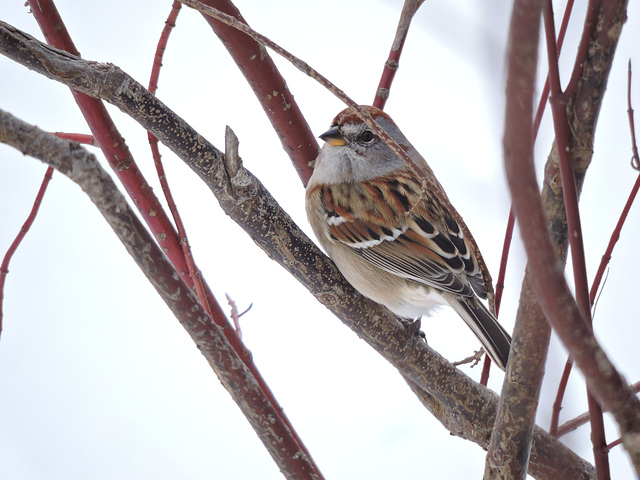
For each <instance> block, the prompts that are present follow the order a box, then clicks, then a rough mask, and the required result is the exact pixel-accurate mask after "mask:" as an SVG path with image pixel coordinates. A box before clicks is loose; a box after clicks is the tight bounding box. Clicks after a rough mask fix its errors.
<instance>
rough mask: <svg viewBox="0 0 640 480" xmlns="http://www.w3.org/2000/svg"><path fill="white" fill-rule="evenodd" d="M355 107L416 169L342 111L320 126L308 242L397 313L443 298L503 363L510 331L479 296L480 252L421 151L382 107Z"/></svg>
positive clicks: (408, 313)
mask: <svg viewBox="0 0 640 480" xmlns="http://www.w3.org/2000/svg"><path fill="white" fill-rule="evenodd" d="M364 108H365V109H366V110H367V111H368V112H369V113H370V114H371V116H372V117H373V118H374V119H375V120H376V122H377V123H378V124H379V125H380V126H381V127H382V129H383V130H385V131H386V132H387V133H388V134H389V135H390V136H391V138H393V139H394V140H395V141H396V143H397V144H398V145H399V146H400V148H402V149H403V150H405V151H406V152H407V154H408V155H409V158H410V159H411V160H412V161H413V163H414V166H415V167H418V169H419V170H421V175H423V176H422V177H421V176H420V175H419V174H418V173H416V171H415V167H412V166H410V165H409V164H408V163H407V162H406V161H405V160H404V159H403V158H402V157H401V156H399V155H397V154H396V153H394V152H393V150H392V149H391V148H390V147H389V146H388V145H387V144H386V143H385V142H384V141H382V140H381V139H380V138H378V136H377V135H375V134H374V133H373V132H372V131H371V129H370V128H369V127H368V126H367V124H366V123H364V121H363V120H362V119H361V118H360V117H359V116H358V115H357V114H356V113H355V110H354V109H353V108H347V109H346V110H344V111H342V112H341V113H340V114H338V116H337V117H336V118H335V119H334V121H333V124H332V126H331V128H330V129H329V130H328V131H326V132H325V133H323V134H322V135H320V138H321V139H322V140H324V141H325V142H326V143H325V145H324V147H323V148H322V150H321V151H320V154H319V155H318V158H317V159H316V164H315V170H314V172H313V175H312V176H311V179H310V180H309V185H308V186H307V192H306V209H307V216H308V217H309V222H310V223H311V227H312V228H313V231H314V233H315V235H316V237H317V238H318V241H319V242H320V244H321V245H322V247H323V248H324V249H325V250H326V252H327V253H328V254H329V256H330V257H331V258H332V259H333V261H334V262H335V264H336V265H337V266H338V268H339V269H340V271H341V272H342V274H343V275H344V276H345V278H346V279H347V280H348V281H349V283H351V285H353V286H354V287H355V288H356V289H357V290H358V291H359V292H360V293H362V294H363V295H365V296H366V297H369V298H370V299H372V300H374V301H376V302H378V303H381V304H382V305H384V306H386V307H387V308H389V310H391V311H392V312H394V313H395V314H397V315H400V316H401V317H405V318H419V317H421V316H422V315H429V314H430V312H432V311H433V309H434V307H437V306H438V305H443V304H449V305H450V306H451V307H452V308H453V309H454V310H455V311H456V312H457V313H458V314H459V315H460V316H461V317H462V318H463V320H464V321H465V322H466V323H467V325H468V326H469V327H470V328H471V330H472V331H473V333H475V335H476V336H477V337H478V339H479V340H480V342H481V343H482V345H483V346H484V348H485V350H486V351H487V353H488V354H489V356H490V357H491V359H492V360H493V361H494V362H495V363H496V364H497V365H498V366H499V367H500V368H501V369H503V370H504V369H505V368H506V365H507V359H508V358H509V348H510V345H511V338H510V337H509V334H508V333H507V332H506V331H505V329H504V328H502V326H500V324H499V323H498V321H497V320H496V318H495V317H494V316H493V315H492V314H491V313H490V312H489V310H488V309H487V307H486V306H485V305H484V303H482V302H481V301H480V299H479V297H480V298H482V299H486V298H487V288H486V286H485V284H484V280H483V277H482V273H481V270H480V267H479V263H478V258H480V253H479V252H477V251H474V248H473V246H472V244H471V243H470V242H469V241H468V239H467V238H465V236H464V234H463V231H462V229H461V228H460V226H459V225H458V222H457V221H456V215H454V214H452V212H451V211H450V208H449V207H448V206H447V205H446V203H444V202H442V201H441V200H440V198H441V197H440V198H439V197H438V195H435V194H434V192H433V189H434V188H435V189H438V191H439V193H440V195H441V196H445V198H446V195H445V193H444V190H442V187H440V184H439V183H438V182H437V180H436V179H435V177H434V176H433V173H432V172H431V169H430V168H429V166H428V165H427V163H426V162H425V160H424V159H423V158H422V157H421V156H420V154H419V153H418V152H417V151H416V149H415V148H413V146H412V145H411V143H409V141H408V140H407V139H406V137H405V136H404V135H403V134H402V132H401V131H400V129H399V128H398V127H397V126H396V124H395V123H394V122H393V120H391V118H390V117H389V116H388V115H387V114H386V113H384V112H383V111H381V110H379V109H377V108H375V107H364ZM425 178H426V179H428V180H430V181H428V182H423V180H424V179H425ZM425 186H427V187H429V186H431V187H429V188H425Z"/></svg>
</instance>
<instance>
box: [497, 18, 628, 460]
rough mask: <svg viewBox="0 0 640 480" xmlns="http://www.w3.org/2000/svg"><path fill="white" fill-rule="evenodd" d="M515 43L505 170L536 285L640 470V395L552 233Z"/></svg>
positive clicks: (527, 69)
mask: <svg viewBox="0 0 640 480" xmlns="http://www.w3.org/2000/svg"><path fill="white" fill-rule="evenodd" d="M617 18H620V17H617ZM620 29H621V24H619V25H618V29H617V30H616V31H617V32H618V34H619V32H620ZM512 34H513V32H512ZM609 34H611V32H609ZM510 45H511V51H510V56H509V75H508V80H507V115H506V120H505V140H504V149H505V169H506V173H507V180H508V184H509V189H510V191H511V195H512V198H513V202H514V209H515V212H516V215H517V217H518V219H519V225H520V228H521V232H522V239H523V243H524V246H525V250H526V252H527V256H528V258H529V268H530V270H531V273H532V275H533V282H532V283H533V287H534V290H535V291H536V295H537V297H538V300H539V301H540V305H541V307H542V310H543V311H544V312H545V315H546V317H547V319H548V321H549V322H550V323H551V325H552V326H553V328H554V329H555V330H556V332H557V333H558V335H559V337H560V339H561V340H562V342H563V343H564V345H565V346H566V347H567V348H568V350H569V351H570V353H571V355H572V356H573V358H574V359H575V361H576V364H577V365H578V367H579V368H580V369H581V370H582V372H583V374H584V375H585V378H586V380H587V384H588V386H589V388H590V391H591V392H593V393H594V395H595V396H596V397H597V399H598V401H599V402H600V404H601V405H602V406H603V407H605V408H609V409H610V411H611V413H612V415H613V416H614V418H615V419H616V421H617V422H618V425H619V426H620V429H621V431H622V437H623V442H624V443H625V447H626V448H627V451H628V452H629V453H630V455H631V458H632V461H633V463H634V465H635V467H636V471H638V472H640V400H638V399H637V398H636V397H635V395H634V394H633V392H632V391H631V390H630V389H629V388H628V385H627V382H626V381H625V380H624V378H622V376H621V375H620V374H619V373H618V371H617V370H616V369H615V367H614V366H613V365H612V364H611V362H610V360H609V359H608V358H607V356H606V354H605V353H604V351H603V350H602V348H601V347H600V345H599V344H598V342H597V341H596V339H595V337H594V336H593V332H592V331H591V329H590V328H589V326H588V325H587V324H586V323H585V322H584V319H583V318H582V316H581V314H580V311H579V310H578V307H577V306H576V304H575V301H574V300H573V297H572V296H571V292H570V290H569V288H568V286H567V284H566V282H565V279H564V275H563V269H562V267H561V264H560V262H559V260H558V258H557V255H556V253H555V251H554V250H553V246H552V244H551V241H550V238H549V231H548V229H547V226H546V220H545V218H544V213H543V210H542V205H541V202H540V197H539V193H538V191H539V190H538V185H537V181H536V178H535V171H534V168H533V142H532V141H531V118H532V113H533V112H532V109H531V104H532V98H533V97H532V95H533V91H534V81H535V62H534V63H533V64H532V61H533V60H535V55H534V58H533V59H532V54H531V51H529V50H527V49H526V46H527V44H524V45H521V44H518V43H517V40H516V39H512V41H511V42H510ZM525 62H526V63H525ZM605 77H606V76H605Z"/></svg>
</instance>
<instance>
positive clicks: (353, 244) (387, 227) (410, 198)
mask: <svg viewBox="0 0 640 480" xmlns="http://www.w3.org/2000/svg"><path fill="white" fill-rule="evenodd" d="M421 191H422V190H421V184H420V183H419V181H417V180H416V179H415V178H414V177H413V176H412V175H410V174H407V175H398V174H397V172H396V173H395V174H394V175H393V177H379V178H376V179H373V180H370V181H368V182H359V183H342V184H336V185H328V186H323V187H322V192H321V199H322V203H323V207H324V210H325V212H326V215H327V216H326V219H327V228H328V233H329V235H330V237H331V238H332V239H333V240H334V241H336V242H340V243H342V244H344V245H346V246H348V247H350V248H351V249H353V251H354V252H356V253H357V254H358V255H360V256H361V257H362V258H364V259H366V260H367V261H369V262H371V263H372V264H373V265H375V266H377V267H379V268H381V269H383V270H386V271H387V272H389V273H392V274H394V275H398V276H399V277H403V278H406V279H408V280H413V281H415V282H418V283H422V284H425V285H429V286H431V287H435V288H438V289H441V290H444V291H447V292H450V293H453V294H456V295H460V296H473V294H474V293H475V294H476V295H478V296H479V297H481V298H486V296H487V291H486V287H485V285H484V281H483V278H482V273H481V271H480V268H479V266H478V261H477V259H476V258H475V256H474V254H473V252H472V249H471V246H470V244H469V242H468V241H467V239H466V238H465V237H464V234H463V231H462V229H461V228H460V226H459V225H458V222H457V221H456V220H455V219H454V218H453V217H452V216H451V215H450V214H449V213H448V212H447V211H446V209H445V208H444V207H443V205H442V204H441V202H440V201H439V200H438V199H437V198H435V197H433V196H431V195H422V193H421Z"/></svg>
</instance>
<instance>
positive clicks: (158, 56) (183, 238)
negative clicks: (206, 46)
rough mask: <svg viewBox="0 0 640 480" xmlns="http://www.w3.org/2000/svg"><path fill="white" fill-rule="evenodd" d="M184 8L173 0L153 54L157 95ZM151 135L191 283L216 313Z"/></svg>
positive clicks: (153, 90)
mask: <svg viewBox="0 0 640 480" xmlns="http://www.w3.org/2000/svg"><path fill="white" fill-rule="evenodd" d="M181 8H182V4H181V3H180V2H178V1H174V2H173V4H172V5H171V12H170V13H169V17H168V18H167V20H166V22H165V25H164V28H163V29H162V33H161V35H160V40H159V41H158V47H157V48H156V53H155V55H154V58H153V66H152V68H151V78H150V79H149V92H151V93H153V94H154V95H155V93H156V90H157V89H158V79H159V78H160V69H161V68H162V58H163V56H164V52H165V49H166V48H167V43H168V41H169V35H170V34H171V31H172V30H173V28H174V27H175V25H176V20H177V18H178V14H179V13H180V9H181ZM147 137H148V139H149V147H150V148H151V155H152V157H153V164H154V165H155V167H156V173H157V174H158V180H159V182H160V187H161V188H162V193H163V194H164V198H165V199H166V201H167V205H168V207H169V211H170V212H171V215H172V217H173V221H174V223H175V225H176V229H177V231H178V238H179V239H180V247H181V249H182V254H183V255H184V261H185V263H186V265H187V268H188V270H189V277H190V278H191V283H192V284H193V286H194V287H195V290H196V293H197V295H198V299H199V300H200V303H201V304H202V306H203V307H204V309H205V310H206V311H207V313H208V314H209V315H212V310H211V304H210V303H209V299H208V297H207V291H206V287H205V284H204V280H203V279H202V274H201V272H200V270H199V269H198V267H197V266H196V262H195V259H194V258H193V253H192V251H191V245H190V244H189V237H188V236H187V231H186V229H185V228H184V223H183V222H182V217H181V216H180V212H179V211H178V207H177V205H176V202H175V200H174V199H173V194H172V193H171V188H170V187H169V181H168V179H167V176H166V174H165V171H164V165H163V164H162V157H161V156H160V149H159V148H158V139H157V138H156V137H155V135H153V134H152V133H151V132H147Z"/></svg>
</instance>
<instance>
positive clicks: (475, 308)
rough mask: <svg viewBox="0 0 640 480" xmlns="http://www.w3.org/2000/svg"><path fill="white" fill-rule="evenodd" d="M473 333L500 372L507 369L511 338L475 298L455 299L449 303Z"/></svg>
mask: <svg viewBox="0 0 640 480" xmlns="http://www.w3.org/2000/svg"><path fill="white" fill-rule="evenodd" d="M449 303H450V305H451V307H453V309H454V310H455V311H456V312H457V313H458V315H460V316H461V317H462V318H463V320H464V321H465V322H466V323H467V325H469V327H470V328H471V330H473V333H475V335H476V337H478V340H480V343H482V346H483V347H484V349H485V350H486V351H487V354H488V355H489V357H491V360H493V361H494V362H495V363H496V365H498V367H500V368H501V369H502V370H506V368H507V360H509V350H510V349H511V337H510V336H509V334H508V333H507V331H506V330H505V329H504V328H502V325H500V324H499V323H498V320H496V317H494V316H493V315H492V314H491V312H489V310H487V308H486V307H485V306H484V304H483V303H482V302H481V301H480V300H478V299H477V298H460V297H458V298H455V299H451V301H450V302H449Z"/></svg>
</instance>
